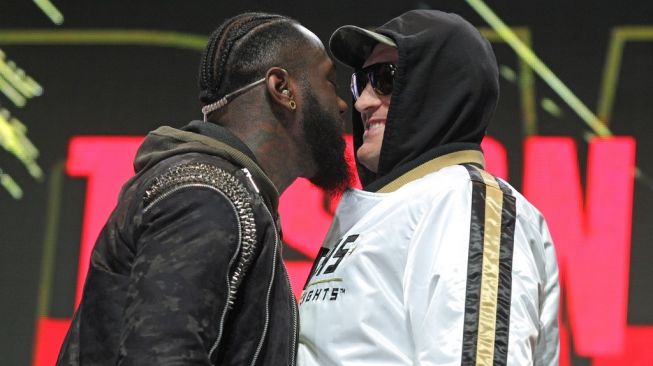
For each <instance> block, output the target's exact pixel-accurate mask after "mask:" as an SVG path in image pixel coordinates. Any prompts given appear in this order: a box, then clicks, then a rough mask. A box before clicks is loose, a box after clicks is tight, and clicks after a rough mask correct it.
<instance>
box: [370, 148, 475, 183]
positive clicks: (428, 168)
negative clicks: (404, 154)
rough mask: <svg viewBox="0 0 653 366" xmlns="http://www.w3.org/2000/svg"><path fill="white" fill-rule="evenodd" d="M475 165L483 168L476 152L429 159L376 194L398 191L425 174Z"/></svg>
mask: <svg viewBox="0 0 653 366" xmlns="http://www.w3.org/2000/svg"><path fill="white" fill-rule="evenodd" d="M465 163H471V164H477V165H480V167H481V168H482V167H483V166H485V158H484V157H483V153H482V152H480V151H477V150H461V151H455V152H452V153H449V154H446V155H441V156H438V157H437V158H434V159H431V160H429V161H427V162H425V163H423V164H421V165H418V166H417V167H415V168H413V169H411V170H409V171H408V172H406V173H404V174H402V175H401V176H399V177H398V178H396V179H394V180H393V181H391V182H390V183H388V184H386V185H384V186H383V187H381V188H380V189H379V190H378V191H377V192H379V193H390V192H394V191H396V190H398V189H399V188H401V187H403V186H404V185H406V184H408V183H410V182H412V181H415V180H417V179H420V178H422V177H424V176H426V175H427V174H431V173H435V172H437V171H438V170H440V169H442V168H445V167H448V166H451V165H458V164H465Z"/></svg>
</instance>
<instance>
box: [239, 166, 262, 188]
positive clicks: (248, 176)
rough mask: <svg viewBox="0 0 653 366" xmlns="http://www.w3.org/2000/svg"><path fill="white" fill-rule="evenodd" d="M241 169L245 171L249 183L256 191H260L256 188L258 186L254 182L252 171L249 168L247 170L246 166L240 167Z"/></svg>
mask: <svg viewBox="0 0 653 366" xmlns="http://www.w3.org/2000/svg"><path fill="white" fill-rule="evenodd" d="M241 170H242V171H243V173H245V176H246V177H247V179H249V183H251V185H252V187H253V188H254V190H255V191H256V193H260V191H259V190H258V187H257V186H256V183H254V177H252V173H250V172H249V170H247V168H242V169H241Z"/></svg>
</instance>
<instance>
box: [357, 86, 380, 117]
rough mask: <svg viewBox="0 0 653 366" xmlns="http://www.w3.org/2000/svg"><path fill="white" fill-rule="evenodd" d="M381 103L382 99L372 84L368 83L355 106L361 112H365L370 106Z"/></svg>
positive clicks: (374, 106) (375, 106)
mask: <svg viewBox="0 0 653 366" xmlns="http://www.w3.org/2000/svg"><path fill="white" fill-rule="evenodd" d="M381 103H382V101H381V99H380V98H379V96H378V95H377V94H376V93H375V92H374V90H373V89H372V84H371V83H367V85H365V89H363V92H362V93H361V95H360V96H359V97H358V99H356V103H354V108H356V110H357V111H358V112H359V113H363V112H364V111H366V110H368V109H370V108H377V107H379V106H380V105H381Z"/></svg>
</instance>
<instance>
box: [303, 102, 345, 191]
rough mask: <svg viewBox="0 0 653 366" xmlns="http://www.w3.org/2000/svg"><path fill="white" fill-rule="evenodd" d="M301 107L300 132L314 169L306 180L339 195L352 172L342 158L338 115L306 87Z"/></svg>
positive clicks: (343, 146) (342, 146)
mask: <svg viewBox="0 0 653 366" xmlns="http://www.w3.org/2000/svg"><path fill="white" fill-rule="evenodd" d="M305 95H306V97H305V99H306V100H305V102H304V106H303V108H302V112H303V115H304V123H303V130H304V131H303V132H304V138H305V141H306V144H307V145H308V148H309V150H310V153H311V157H312V158H313V161H314V162H315V165H316V168H317V169H316V172H315V174H314V175H313V177H310V178H309V181H310V182H311V183H313V184H315V185H316V186H318V187H320V188H322V189H324V190H325V191H326V192H327V193H328V194H329V195H330V196H339V195H341V194H342V192H344V191H345V189H347V187H348V186H349V185H350V184H351V182H352V178H353V175H352V173H351V170H350V169H349V165H348V164H347V159H346V158H345V147H346V145H345V140H344V139H343V137H342V134H343V132H344V131H343V130H342V123H341V121H340V116H339V115H337V114H336V116H335V117H334V115H333V113H330V112H329V111H328V110H326V109H325V108H323V107H322V106H321V105H320V103H319V102H318V100H317V98H316V97H315V95H314V94H313V93H312V92H311V91H310V90H307V91H306V93H305Z"/></svg>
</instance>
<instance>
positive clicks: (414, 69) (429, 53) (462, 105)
mask: <svg viewBox="0 0 653 366" xmlns="http://www.w3.org/2000/svg"><path fill="white" fill-rule="evenodd" d="M374 32H376V33H379V34H383V35H385V36H388V37H390V38H391V39H392V40H393V41H394V42H395V43H396V45H397V50H398V54H399V59H398V62H397V68H398V70H397V74H396V76H395V82H394V88H393V91H392V96H391V98H392V99H391V103H390V109H389V111H388V116H387V119H386V123H385V132H384V136H383V144H382V147H381V153H380V156H379V166H378V170H377V173H376V174H374V173H373V172H371V171H369V170H368V169H367V168H365V167H364V166H362V165H361V164H357V165H358V171H359V175H360V177H361V181H362V183H363V187H364V189H365V190H367V191H377V190H378V189H380V188H381V187H383V186H384V185H386V184H388V183H389V182H391V181H392V180H394V179H396V178H398V177H399V176H401V175H402V174H404V173H406V172H407V171H409V170H411V169H413V168H415V167H417V166H419V165H420V164H423V163H425V162H427V161H429V160H431V159H433V158H436V157H439V156H442V155H446V154H448V153H451V152H455V151H462V150H476V151H480V150H481V146H480V144H481V140H482V139H483V137H484V136H485V131H486V129H487V126H488V124H489V121H490V119H491V118H492V115H493V113H494V109H495V107H496V103H497V100H498V97H499V81H498V70H497V62H496V59H495V57H494V52H493V51H492V47H491V46H490V44H489V42H488V41H487V40H486V39H485V38H483V37H482V36H481V34H480V33H479V32H478V30H477V29H476V28H474V27H473V26H472V25H471V24H469V23H468V22H467V21H465V20H464V19H462V18H461V17H460V16H458V15H456V14H451V13H443V12H439V11H426V10H415V11H409V12H407V13H405V14H403V15H402V16H400V17H397V18H394V19H392V20H390V21H389V22H387V23H386V24H384V25H382V26H380V27H378V28H376V29H375V30H374ZM339 37H340V35H339V34H338V33H335V34H334V36H333V38H332V40H331V49H332V50H333V52H334V54H335V55H336V57H338V55H339V53H340V52H338V51H339V49H338V48H337V47H338V44H339V43H344V42H342V41H341V40H340V39H338V38H339ZM363 51H364V52H359V53H357V55H358V57H351V58H347V60H346V61H345V62H346V63H348V64H349V66H351V67H353V68H355V69H357V68H360V67H362V66H363V64H364V62H365V59H366V57H367V56H368V55H369V54H370V53H371V52H372V49H371V48H370V47H367V49H365V50H363ZM341 52H346V51H345V50H343V51H341ZM352 122H353V123H352V125H353V135H354V147H355V150H357V149H358V148H359V147H360V146H361V145H362V144H363V133H364V132H365V130H364V126H363V123H362V121H361V117H360V114H359V113H358V112H357V111H356V110H353V115H352Z"/></svg>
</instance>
